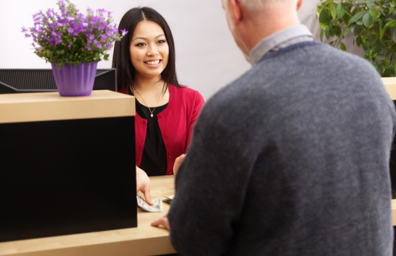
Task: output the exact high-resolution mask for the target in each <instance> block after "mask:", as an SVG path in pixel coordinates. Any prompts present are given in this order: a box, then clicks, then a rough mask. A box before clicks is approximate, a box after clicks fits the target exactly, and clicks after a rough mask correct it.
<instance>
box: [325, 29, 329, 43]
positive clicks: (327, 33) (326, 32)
mask: <svg viewBox="0 0 396 256" xmlns="http://www.w3.org/2000/svg"><path fill="white" fill-rule="evenodd" d="M325 36H326V38H327V40H329V37H330V29H329V27H328V26H327V27H326V29H325Z"/></svg>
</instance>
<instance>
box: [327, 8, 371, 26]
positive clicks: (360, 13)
mask: <svg viewBox="0 0 396 256" xmlns="http://www.w3.org/2000/svg"><path fill="white" fill-rule="evenodd" d="M322 12H323V11H322ZM366 13H367V12H366V11H362V12H359V13H356V14H355V15H353V17H352V18H351V19H350V20H349V24H352V23H354V22H356V21H358V20H360V19H361V18H362V17H363V16H364V15H365V14H366Z"/></svg>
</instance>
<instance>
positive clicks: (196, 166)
mask: <svg viewBox="0 0 396 256" xmlns="http://www.w3.org/2000/svg"><path fill="white" fill-rule="evenodd" d="M395 116H396V115H395V110H394V105H393V103H392V101H391V100H390V98H389V96H388V94H387V92H386V90H385V88H384V86H383V84H382V82H381V79H380V77H379V75H378V74H377V72H376V71H375V70H374V68H373V67H372V66H371V64H369V63H368V62H367V61H365V60H363V59H361V58H359V57H356V56H353V55H351V54H347V53H344V52H341V51H339V50H336V49H333V48H331V47H330V46H327V45H324V44H320V43H315V42H307V43H300V44H296V45H292V46H290V47H288V48H285V49H282V50H279V51H278V52H274V53H270V54H268V55H266V56H265V57H264V58H263V59H262V60H261V61H260V62H259V63H258V64H257V65H255V66H254V67H253V68H252V69H251V70H250V71H248V72H247V73H245V74H244V75H243V76H242V77H240V78H239V79H237V80H236V81H234V82H233V83H231V84H230V85H228V86H226V87H225V88H223V89H222V90H220V91H219V92H218V93H217V94H216V95H214V96H213V97H212V98H211V99H210V100H209V101H208V102H207V103H206V105H205V106H204V108H203V110H202V112H201V115H200V117H199V119H198V122H197V123H196V126H195V130H194V135H193V138H192V142H191V145H190V149H189V152H188V154H187V157H186V159H185V161H184V163H183V164H182V166H181V168H180V170H179V173H178V174H177V176H176V197H175V200H174V202H173V203H172V206H171V210H170V212H169V215H168V217H169V221H170V225H171V242H172V244H173V246H174V247H175V249H176V250H177V251H178V252H179V253H180V254H181V255H200V256H210V255H244V256H245V255H282V256H283V255H296V256H297V255H298V256H309V255H312V256H319V255H320V256H323V255H337V256H342V255H348V256H351V255H357V256H365V255H367V256H382V255H391V254H392V242H393V231H392V218H391V206H390V202H391V192H390V191H391V188H390V179H389V167H388V166H389V155H390V146H391V142H392V138H393V130H394V123H395Z"/></svg>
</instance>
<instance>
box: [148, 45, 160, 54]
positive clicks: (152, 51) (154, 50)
mask: <svg viewBox="0 0 396 256" xmlns="http://www.w3.org/2000/svg"><path fill="white" fill-rule="evenodd" d="M157 54H158V50H157V47H156V45H149V47H148V51H147V55H149V56H153V55H157Z"/></svg>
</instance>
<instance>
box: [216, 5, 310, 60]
mask: <svg viewBox="0 0 396 256" xmlns="http://www.w3.org/2000/svg"><path fill="white" fill-rule="evenodd" d="M302 2H303V0H222V6H223V8H224V10H225V13H226V18H227V23H228V27H229V28H230V30H231V33H232V35H233V37H234V39H235V42H236V43H237V45H238V46H239V48H240V49H241V50H242V52H243V54H244V55H245V57H246V59H248V57H249V54H250V50H251V49H252V48H253V47H254V46H255V45H256V44H257V43H258V42H260V41H261V40H262V39H263V38H265V37H267V36H269V35H271V34H273V33H275V32H277V31H280V30H282V29H285V28H288V27H291V26H295V25H298V24H300V22H299V20H298V15H297V10H298V9H299V8H300V6H301V4H302Z"/></svg>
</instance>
